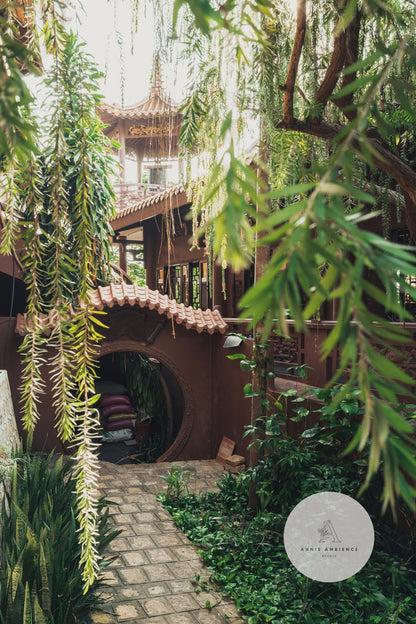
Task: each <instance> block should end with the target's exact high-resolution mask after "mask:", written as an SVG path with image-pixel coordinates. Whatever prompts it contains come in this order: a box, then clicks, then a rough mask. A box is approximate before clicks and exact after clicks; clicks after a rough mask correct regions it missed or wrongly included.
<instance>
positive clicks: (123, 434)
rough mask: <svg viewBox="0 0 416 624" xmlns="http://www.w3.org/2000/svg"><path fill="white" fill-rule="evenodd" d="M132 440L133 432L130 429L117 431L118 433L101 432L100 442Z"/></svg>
mask: <svg viewBox="0 0 416 624" xmlns="http://www.w3.org/2000/svg"><path fill="white" fill-rule="evenodd" d="M132 438H133V431H132V430H131V429H119V430H118V431H103V434H102V437H101V441H102V442H123V441H124V440H131V439H132Z"/></svg>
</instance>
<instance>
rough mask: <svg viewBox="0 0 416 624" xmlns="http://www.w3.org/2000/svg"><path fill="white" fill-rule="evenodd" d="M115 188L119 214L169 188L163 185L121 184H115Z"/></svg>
mask: <svg viewBox="0 0 416 624" xmlns="http://www.w3.org/2000/svg"><path fill="white" fill-rule="evenodd" d="M113 188H114V192H115V195H116V210H117V212H119V211H121V210H124V209H125V208H130V207H131V206H134V205H135V204H138V203H139V202H141V201H142V200H143V199H145V198H146V197H150V196H151V195H157V194H158V193H162V192H163V191H165V190H166V188H167V187H166V186H165V185H162V184H144V183H132V184H128V183H121V184H114V186H113Z"/></svg>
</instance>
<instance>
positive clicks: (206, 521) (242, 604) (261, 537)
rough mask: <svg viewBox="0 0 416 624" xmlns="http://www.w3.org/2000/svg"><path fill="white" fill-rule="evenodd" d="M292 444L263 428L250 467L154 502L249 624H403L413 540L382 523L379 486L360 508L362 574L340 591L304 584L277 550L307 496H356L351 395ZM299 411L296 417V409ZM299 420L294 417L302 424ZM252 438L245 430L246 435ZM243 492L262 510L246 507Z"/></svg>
mask: <svg viewBox="0 0 416 624" xmlns="http://www.w3.org/2000/svg"><path fill="white" fill-rule="evenodd" d="M320 398H323V399H324V407H323V408H322V410H321V412H323V413H321V414H320V415H321V417H322V420H320V421H319V422H318V423H317V424H315V425H313V426H312V427H310V428H309V429H307V430H306V431H305V432H304V433H303V434H302V436H301V438H300V440H299V441H295V440H293V439H291V438H289V437H288V436H287V435H286V433H285V426H286V421H285V419H284V418H283V417H276V416H275V417H273V418H272V419H269V420H268V421H267V422H266V423H265V430H266V437H265V438H264V440H262V442H261V444H263V445H264V450H265V451H266V452H265V455H264V458H263V459H262V460H261V462H260V463H259V465H258V466H256V467H255V468H254V469H251V470H248V471H246V473H242V474H239V475H236V476H234V475H231V474H227V475H225V476H224V477H223V478H222V479H221V481H220V482H219V483H218V486H219V492H218V493H213V492H210V493H208V494H204V495H200V496H196V495H190V494H188V493H187V492H186V489H185V488H183V491H182V495H180V496H174V497H169V496H166V495H163V496H161V499H162V500H163V501H164V504H165V506H166V507H167V509H168V510H169V511H170V513H171V514H172V517H173V519H174V520H175V522H176V523H177V525H178V526H179V527H180V528H181V529H182V530H183V531H184V532H185V533H186V535H188V537H189V538H190V539H191V541H192V542H193V543H195V544H198V545H199V546H200V554H201V557H202V559H203V561H204V562H205V563H206V564H207V565H208V566H209V567H210V569H211V570H212V575H211V577H210V578H211V580H212V581H213V582H214V584H215V585H217V586H218V588H219V589H221V590H222V591H223V592H224V593H226V594H228V595H230V596H231V597H232V598H233V599H234V600H235V602H236V604H237V607H238V608H240V609H241V610H242V612H243V613H244V615H245V619H246V620H247V621H248V622H249V624H266V623H271V624H316V623H317V622H319V623H320V624H344V623H346V624H363V623H364V622H365V623H366V624H411V623H412V622H414V613H415V606H416V552H415V549H414V544H413V541H412V537H411V536H410V535H409V534H404V532H401V531H400V529H398V528H397V527H395V525H394V523H393V522H392V521H391V519H390V520H387V519H385V518H382V517H380V501H379V496H380V493H381V492H382V482H381V477H380V480H379V481H378V480H376V481H374V482H372V486H371V487H370V488H369V489H367V490H366V491H365V492H364V495H363V497H362V498H361V501H362V502H363V504H364V505H365V507H366V509H367V511H369V513H370V515H371V516H372V520H373V523H374V526H375V534H376V542H375V548H374V551H373V554H372V556H371V558H370V560H369V562H368V563H367V564H366V566H365V567H364V568H363V569H362V570H361V571H360V572H359V573H358V574H356V575H355V576H354V577H352V578H350V579H348V580H346V581H343V582H339V583H319V582H317V581H312V580H310V579H308V578H306V577H305V576H303V575H302V574H301V573H300V572H298V571H297V570H296V568H294V566H292V565H291V563H290V561H289V559H288V557H287V555H286V551H285V549H284V544H283V530H284V525H285V521H286V518H287V515H288V514H289V513H290V511H291V510H292V509H293V507H294V506H295V505H296V504H297V503H298V502H299V501H300V500H301V499H303V498H305V497H306V496H308V495H310V494H313V493H316V492H319V491H322V490H332V491H338V492H343V493H345V494H349V495H351V496H357V492H358V490H359V488H360V486H361V484H362V476H363V474H365V472H366V469H367V466H366V464H367V452H366V450H364V451H363V452H362V453H361V454H360V455H353V456H351V457H347V458H346V457H344V456H343V450H344V449H345V446H346V443H347V441H348V440H350V439H351V433H352V431H353V430H354V428H355V426H356V425H355V422H354V419H353V418H351V417H352V416H354V415H355V414H357V416H358V415H359V411H360V410H361V409H362V408H361V405H360V404H359V402H358V400H357V399H356V397H355V396H354V395H351V396H350V397H349V398H348V400H346V401H345V403H344V404H343V405H340V406H338V409H337V411H336V412H335V413H330V412H329V410H327V408H326V403H329V401H330V397H329V396H327V397H326V396H321V397H320ZM301 405H302V408H303V407H304V405H303V404H301ZM304 416H305V413H304V411H302V418H304ZM251 433H253V429H252V430H251ZM250 486H254V487H255V489H256V492H257V494H258V496H259V501H260V507H259V509H258V510H253V509H250V508H249V507H248V497H249V489H250Z"/></svg>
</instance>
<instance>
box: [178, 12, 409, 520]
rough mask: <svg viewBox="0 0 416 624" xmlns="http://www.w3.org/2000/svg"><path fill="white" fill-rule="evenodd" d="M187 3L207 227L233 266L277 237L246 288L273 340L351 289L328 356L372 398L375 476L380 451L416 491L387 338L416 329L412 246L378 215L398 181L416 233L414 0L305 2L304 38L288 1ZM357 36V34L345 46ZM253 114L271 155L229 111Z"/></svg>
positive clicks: (399, 376)
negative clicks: (407, 304) (244, 134)
mask: <svg viewBox="0 0 416 624" xmlns="http://www.w3.org/2000/svg"><path fill="white" fill-rule="evenodd" d="M186 4H188V8H189V12H188V18H187V19H185V20H184V22H185V23H186V25H187V28H188V29H189V28H192V27H194V28H195V29H199V30H200V31H202V32H203V33H204V34H207V35H209V37H206V38H203V40H202V43H201V42H200V44H199V47H198V50H197V54H196V55H195V56H194V58H195V61H196V65H193V66H192V69H191V70H190V95H189V98H188V102H187V105H186V108H185V110H186V112H187V115H186V123H185V129H184V133H185V134H187V135H189V134H190V135H191V137H190V138H191V140H190V145H191V146H192V149H195V147H198V148H199V149H200V152H201V154H205V153H206V151H207V150H209V152H210V158H209V159H206V161H205V162H206V167H205V169H206V170H207V171H208V175H207V180H206V183H205V185H201V186H200V187H199V189H198V194H197V200H196V201H195V202H194V210H195V211H200V214H199V219H194V223H197V224H198V226H199V227H200V231H201V232H207V231H208V232H209V236H206V238H207V240H208V241H210V244H211V247H212V249H211V252H212V253H213V256H214V257H215V258H216V259H217V260H218V261H219V262H220V263H221V264H222V265H223V266H226V265H228V264H230V265H231V266H232V267H233V269H234V270H236V271H239V270H241V268H242V267H244V266H247V264H248V263H249V262H251V260H252V258H253V255H254V254H255V251H256V248H257V247H259V246H261V247H266V248H267V249H268V250H269V251H270V261H269V262H268V264H267V266H266V268H265V270H264V273H263V276H262V277H261V278H260V279H259V280H258V281H257V283H256V284H255V285H254V286H253V288H252V289H250V290H249V291H248V293H246V295H245V297H244V298H243V299H242V301H241V309H242V314H243V315H244V317H246V318H251V319H252V324H253V326H256V325H258V324H260V325H261V326H262V328H263V329H262V331H263V341H265V340H266V338H267V335H268V334H269V333H270V332H272V331H277V332H278V333H279V334H284V335H287V318H288V316H289V317H290V318H291V319H293V320H294V322H295V328H296V329H297V330H298V331H306V330H307V323H308V321H309V319H310V318H311V317H312V316H313V315H314V314H315V313H317V311H318V310H319V309H320V307H321V306H322V305H323V304H324V303H325V302H328V303H329V304H332V302H333V301H334V300H336V301H337V302H338V303H337V309H338V313H337V318H336V323H335V326H334V328H333V329H332V331H331V332H330V334H329V336H328V338H327V340H326V342H325V343H324V345H323V350H322V356H323V357H325V356H328V355H329V354H330V353H335V354H336V355H335V357H337V361H338V362H339V370H338V372H337V374H336V376H335V377H334V379H333V380H332V381H331V383H335V382H336V381H337V380H338V379H339V378H340V377H341V376H344V377H346V378H348V383H347V385H346V388H345V392H346V393H348V392H351V391H352V389H353V388H355V387H358V389H359V392H360V398H361V400H362V403H363V405H364V406H365V409H364V411H363V413H362V421H361V426H360V428H359V430H358V431H357V434H356V436H355V437H354V439H353V444H352V446H353V447H355V448H357V449H358V450H362V449H363V448H364V447H365V445H366V443H367V441H368V440H369V441H370V443H371V446H370V448H371V451H370V458H369V463H368V474H367V478H366V484H368V483H369V482H370V479H371V478H372V476H373V475H374V474H375V473H376V472H377V471H378V470H379V468H380V466H381V464H383V470H384V477H385V484H384V491H383V499H384V507H385V508H386V507H387V506H391V507H394V505H395V500H396V498H397V497H403V498H404V499H405V500H406V502H407V503H408V504H409V505H412V506H414V498H415V494H416V491H415V489H414V488H413V487H411V486H410V485H408V482H409V477H410V480H414V478H415V476H416V459H415V449H414V443H413V441H412V439H411V433H412V430H411V427H410V425H409V423H407V422H406V420H405V419H404V418H403V416H402V415H401V414H400V412H399V410H398V405H399V403H400V401H401V400H402V398H403V397H405V396H409V392H411V388H412V387H413V386H414V380H413V379H412V378H411V377H410V376H409V375H407V374H406V373H405V372H404V371H403V370H402V368H401V366H400V365H396V364H394V363H392V362H391V359H390V358H389V357H388V355H386V354H385V353H384V349H385V344H386V342H393V343H394V344H396V345H399V346H398V347H397V351H399V350H400V345H403V344H405V343H406V341H408V340H409V335H408V334H407V332H406V331H405V330H404V329H403V327H401V326H399V325H398V322H399V323H402V322H405V321H407V320H413V319H412V318H411V316H410V315H409V314H408V313H407V311H406V309H405V308H404V306H403V305H402V303H401V300H402V298H401V295H400V292H403V293H407V296H409V297H411V298H415V297H416V292H415V291H414V289H413V288H412V287H411V286H410V284H409V282H410V281H411V280H410V279H408V277H409V276H411V275H414V274H415V272H416V263H415V256H414V253H413V250H412V249H410V248H405V247H403V246H400V245H396V244H393V243H391V242H390V241H389V240H386V239H385V238H384V237H383V235H376V234H373V233H371V232H369V231H368V229H369V227H370V228H371V227H373V228H374V226H372V223H371V222H370V223H369V224H367V223H365V222H366V221H367V220H368V219H371V218H372V217H373V216H375V215H376V214H377V213H378V210H379V209H380V208H383V201H384V200H383V193H384V197H385V194H386V192H387V191H390V190H393V191H394V193H395V194H396V196H397V202H398V203H399V202H400V201H401V200H400V197H401V192H400V190H399V188H398V187H399V185H401V187H402V189H403V196H404V198H405V200H406V201H405V202H402V203H404V204H405V208H406V215H409V227H410V230H411V232H412V234H413V236H414V231H413V230H414V226H413V225H412V222H413V217H412V215H413V212H414V202H415V201H416V176H415V174H414V171H413V170H412V169H411V168H410V167H409V166H408V163H409V164H411V163H414V161H415V158H414V149H413V147H412V145H411V143H412V138H411V137H412V136H413V134H412V133H413V132H414V128H413V126H412V119H413V117H414V106H413V103H412V100H413V95H414V90H415V84H416V82H415V81H416V53H415V51H416V47H415V46H416V40H415V34H414V33H415V16H414V11H413V9H412V7H411V6H410V5H409V4H408V3H406V2H395V1H394V2H393V1H388V2H381V1H378V0H375V1H374V2H365V3H361V2H356V1H355V0H347V1H346V2H344V3H341V4H334V3H333V2H330V1H326V0H319V1H318V2H313V3H299V7H301V8H302V7H303V6H304V7H306V9H305V24H306V27H305V30H306V32H305V40H304V42H303V41H302V38H301V36H300V32H298V31H296V28H295V19H294V18H293V16H291V15H290V14H289V11H288V9H287V7H285V6H284V4H281V3H275V2H272V1H267V0H266V1H265V2H262V3H259V2H241V3H229V4H227V5H226V6H224V8H222V7H221V8H220V9H219V12H218V14H215V10H216V9H214V8H213V6H212V5H211V4H209V3H205V4H202V5H201V4H199V6H198V11H197V10H196V9H195V6H194V3H192V2H188V3H186V2H185V1H183V2H178V3H176V5H175V6H176V13H175V19H176V21H177V23H179V22H178V19H177V18H178V15H179V13H178V10H179V8H180V7H182V6H184V5H186ZM213 11H214V13H213ZM189 15H191V18H190V17H189ZM190 24H191V25H190ZM301 30H302V29H301ZM302 32H303V30H302ZM344 36H345V47H344V48H342V45H344V44H342V43H341V44H340V47H339V48H337V49H335V46H336V45H337V44H338V43H339V42H340V41H341V42H342V40H343V37H344ZM354 42H355V43H354ZM189 45H190V50H193V49H194V48H192V44H189ZM334 50H335V51H334ZM339 54H341V57H339V56H337V55H339ZM299 56H300V57H301V61H300V64H299ZM339 58H340V59H341V61H339ZM337 59H338V60H337ZM337 62H340V63H341V64H340V66H339V68H338V69H337V70H336V71H335V70H334V64H335V63H337ZM195 67H197V68H198V71H196V70H195ZM224 67H226V70H225V71H224ZM198 72H199V74H200V75H203V76H205V79H206V86H205V88H204V82H203V80H200V79H199V78H197V75H198ZM208 76H209V79H208ZM236 93H238V97H237V98H236V97H235V94H236ZM204 94H205V95H204ZM205 98H207V101H208V102H209V106H208V107H207V106H205ZM195 101H197V102H203V103H204V106H203V107H201V109H203V110H204V111H205V113H204V114H201V116H200V118H198V116H197V115H196V114H195V106H193V105H192V103H193V102H195ZM236 108H237V109H238V111H236ZM231 110H232V111H233V114H232V116H231V113H230V111H231ZM192 111H194V114H192ZM256 115H257V120H258V124H259V128H260V137H259V139H260V140H259V144H260V149H259V157H257V156H256V157H254V158H253V156H252V155H251V154H250V159H249V161H248V162H247V161H245V160H244V159H243V158H242V157H241V156H240V151H241V149H240V145H241V143H242V141H241V140H240V139H241V136H240V130H239V124H238V123H235V121H234V122H233V120H232V119H234V120H235V119H236V117H239V119H247V118H248V117H249V116H251V117H253V116H256ZM279 120H280V121H279ZM208 124H210V128H208ZM243 125H244V124H243ZM413 125H414V124H413ZM185 143H186V142H185V141H184V144H185ZM236 145H238V147H235V146H236ZM253 161H255V162H256V163H258V165H257V171H256V168H255V166H254V162H253ZM364 180H369V181H370V184H368V185H367V184H366V185H365V187H364V182H363V181H364ZM265 181H266V182H267V184H266V185H265V184H264V182H265ZM267 187H268V188H267ZM363 187H364V188H363ZM380 189H381V191H380ZM383 189H384V190H383ZM406 198H407V199H406ZM384 203H385V202H384ZM383 211H384V213H386V210H385V209H383ZM388 220H389V219H388V218H385V224H386V223H388ZM368 226H369V227H368ZM372 276H375V278H374V279H373V277H372ZM376 284H377V285H376ZM374 304H377V306H378V309H379V310H380V311H379V312H378V313H374V312H373V310H374ZM391 318H394V319H395V322H391V320H386V319H391ZM392 349H395V347H392ZM341 398H342V397H341V395H337V398H336V399H335V402H337V401H339V400H341Z"/></svg>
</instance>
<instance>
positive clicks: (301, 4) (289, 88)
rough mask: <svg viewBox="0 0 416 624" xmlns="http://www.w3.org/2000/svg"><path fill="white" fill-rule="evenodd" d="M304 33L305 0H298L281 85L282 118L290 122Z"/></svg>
mask: <svg viewBox="0 0 416 624" xmlns="http://www.w3.org/2000/svg"><path fill="white" fill-rule="evenodd" d="M305 33H306V0H298V11H297V17H296V32H295V39H294V41H293V47H292V54H291V56H290V61H289V67H288V70H287V77H286V83H285V85H284V87H282V89H283V91H284V92H285V95H284V98H283V120H284V121H285V122H286V123H290V122H291V121H292V119H293V94H294V91H295V82H296V77H297V73H298V67H299V61H300V56H301V54H302V48H303V43H304V41H305Z"/></svg>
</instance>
